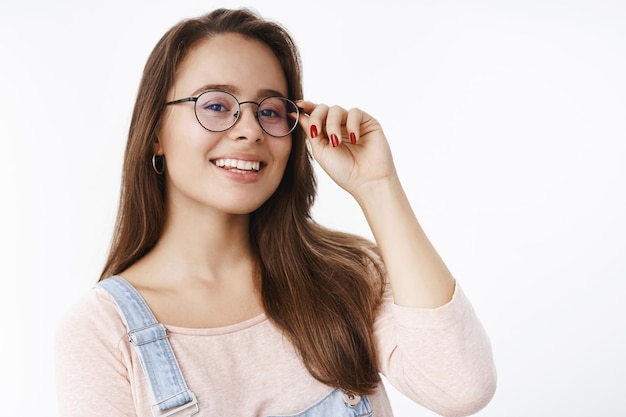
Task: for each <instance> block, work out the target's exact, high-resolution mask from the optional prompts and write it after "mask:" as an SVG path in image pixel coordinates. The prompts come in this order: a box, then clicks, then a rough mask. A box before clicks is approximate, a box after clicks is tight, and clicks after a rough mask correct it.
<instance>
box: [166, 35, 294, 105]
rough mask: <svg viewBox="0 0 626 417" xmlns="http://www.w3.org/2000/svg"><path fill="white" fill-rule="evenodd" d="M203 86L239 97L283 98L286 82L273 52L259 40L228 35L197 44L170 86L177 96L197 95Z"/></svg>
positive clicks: (182, 63)
mask: <svg viewBox="0 0 626 417" xmlns="http://www.w3.org/2000/svg"><path fill="white" fill-rule="evenodd" d="M205 85H225V86H232V89H233V90H234V91H233V92H235V93H238V94H243V95H250V94H251V95H253V96H254V94H256V92H257V91H261V90H275V91H279V92H281V93H282V94H283V95H287V81H286V79H285V75H284V72H283V69H282V67H281V66H280V63H279V62H278V59H277V58H276V56H275V55H274V53H273V51H272V50H271V49H270V48H269V47H268V46H267V45H266V44H264V43H263V42H261V41H259V40H256V39H250V38H246V37H244V36H242V35H239V34H232V33H227V34H220V35H217V36H214V37H212V38H208V39H205V40H202V41H200V42H199V43H198V44H197V45H196V46H195V47H194V48H192V49H191V50H190V51H189V53H188V54H187V56H186V57H185V58H184V59H183V61H182V62H181V63H180V64H179V67H178V69H177V72H176V80H175V82H174V85H173V90H174V91H175V92H176V93H177V94H193V93H198V92H200V91H197V90H199V89H200V90H201V89H202V87H203V86H205ZM240 98H241V99H246V98H245V97H240Z"/></svg>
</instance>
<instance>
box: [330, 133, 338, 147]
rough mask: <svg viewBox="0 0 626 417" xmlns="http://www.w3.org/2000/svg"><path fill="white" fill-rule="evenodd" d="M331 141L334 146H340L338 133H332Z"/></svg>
mask: <svg viewBox="0 0 626 417" xmlns="http://www.w3.org/2000/svg"><path fill="white" fill-rule="evenodd" d="M330 143H331V144H332V145H333V148H336V147H337V146H339V139H338V138H337V135H335V134H334V133H333V134H332V135H330Z"/></svg>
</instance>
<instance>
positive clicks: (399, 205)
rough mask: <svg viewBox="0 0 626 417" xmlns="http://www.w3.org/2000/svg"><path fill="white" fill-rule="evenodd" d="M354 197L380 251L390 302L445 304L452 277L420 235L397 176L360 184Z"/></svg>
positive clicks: (451, 284) (427, 306)
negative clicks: (386, 273)
mask: <svg viewBox="0 0 626 417" xmlns="http://www.w3.org/2000/svg"><path fill="white" fill-rule="evenodd" d="M355 198H356V200H357V202H358V204H359V205H360V207H361V209H362V210H363V213H364V214H365V217H366V219H367V222H368V224H369V226H370V228H371V230H372V233H373V236H374V239H375V240H376V243H377V244H378V246H379V248H380V251H381V254H382V257H383V261H384V263H385V267H386V268H387V272H388V276H389V280H390V282H391V286H392V289H393V295H394V302H395V303H396V304H398V305H402V306H408V307H421V308H435V307H439V306H441V305H444V304H446V303H447V302H449V301H450V299H451V297H452V294H453V293H454V278H453V277H452V275H451V274H450V271H449V270H448V268H447V267H446V265H445V264H444V262H443V260H442V259H441V257H440V256H439V254H438V253H437V251H436V250H435V248H434V247H433V245H432V244H431V242H430V240H429V239H428V237H427V236H426V234H425V233H424V231H423V229H422V227H421V225H420V224H419V222H418V220H417V218H416V216H415V214H414V212H413V209H412V208H411V205H410V203H409V200H408V198H407V196H406V194H405V192H404V190H403V188H402V185H401V183H400V181H399V179H398V178H397V176H395V175H394V176H393V177H391V178H389V179H385V180H381V181H377V182H375V183H372V184H367V185H364V186H363V187H361V190H359V193H358V194H357V195H355Z"/></svg>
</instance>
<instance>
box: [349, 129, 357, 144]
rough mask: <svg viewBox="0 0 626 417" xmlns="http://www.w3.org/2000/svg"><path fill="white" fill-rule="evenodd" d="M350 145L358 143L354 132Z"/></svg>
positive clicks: (351, 134)
mask: <svg viewBox="0 0 626 417" xmlns="http://www.w3.org/2000/svg"><path fill="white" fill-rule="evenodd" d="M350 143H351V144H353V145H354V144H355V143H356V135H355V134H354V132H350Z"/></svg>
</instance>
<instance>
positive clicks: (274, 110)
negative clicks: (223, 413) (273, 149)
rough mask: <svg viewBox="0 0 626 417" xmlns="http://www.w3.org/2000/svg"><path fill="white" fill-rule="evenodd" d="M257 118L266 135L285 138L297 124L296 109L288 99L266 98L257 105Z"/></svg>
mask: <svg viewBox="0 0 626 417" xmlns="http://www.w3.org/2000/svg"><path fill="white" fill-rule="evenodd" d="M257 118H258V120H259V124H260V125H261V127H262V128H263V130H265V131H266V132H267V133H268V134H270V135H272V136H276V137H281V136H287V135H288V134H289V133H291V131H292V130H293V129H294V128H295V127H296V124H297V123H298V107H297V106H296V104H295V103H294V102H293V101H291V100H289V99H286V98H283V97H268V98H266V99H264V100H263V101H261V103H260V104H259V110H258V111H257Z"/></svg>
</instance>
